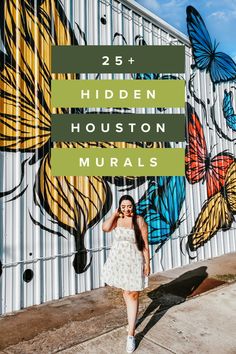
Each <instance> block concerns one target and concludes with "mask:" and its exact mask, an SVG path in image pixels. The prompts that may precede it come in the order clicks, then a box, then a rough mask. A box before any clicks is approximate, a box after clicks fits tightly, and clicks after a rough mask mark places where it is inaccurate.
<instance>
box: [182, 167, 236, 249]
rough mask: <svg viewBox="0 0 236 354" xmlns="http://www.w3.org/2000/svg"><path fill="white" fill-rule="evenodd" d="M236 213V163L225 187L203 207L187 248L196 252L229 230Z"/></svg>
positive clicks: (226, 178) (227, 175)
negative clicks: (218, 233) (219, 234)
mask: <svg viewBox="0 0 236 354" xmlns="http://www.w3.org/2000/svg"><path fill="white" fill-rule="evenodd" d="M235 213H236V162H235V161H234V162H233V163H232V164H231V165H230V167H229V169H228V171H227V174H226V177H225V184H224V187H222V188H221V189H220V191H218V192H217V193H216V194H214V195H213V196H211V197H210V198H209V199H208V200H207V201H206V202H205V203H204V205H203V207H202V210H201V212H200V214H199V215H198V217H197V219H196V222H195V225H194V227H193V228H192V230H191V232H190V235H189V236H188V243H187V247H188V248H189V249H190V250H191V251H196V250H197V249H198V248H199V247H201V246H203V245H204V243H206V242H207V241H209V240H210V239H211V238H212V237H213V236H214V235H215V234H216V233H217V231H218V230H220V229H222V230H223V231H226V230H229V229H230V227H231V225H232V223H233V221H234V214H235Z"/></svg>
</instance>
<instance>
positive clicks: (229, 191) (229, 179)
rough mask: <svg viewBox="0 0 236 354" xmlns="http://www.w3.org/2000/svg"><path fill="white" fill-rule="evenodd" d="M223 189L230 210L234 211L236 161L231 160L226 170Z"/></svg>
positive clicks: (235, 199)
mask: <svg viewBox="0 0 236 354" xmlns="http://www.w3.org/2000/svg"><path fill="white" fill-rule="evenodd" d="M225 191H226V196H227V201H228V204H229V206H230V210H231V211H232V212H233V213H236V162H233V163H232V164H231V165H230V167H229V169H228V171H227V176H226V182H225Z"/></svg>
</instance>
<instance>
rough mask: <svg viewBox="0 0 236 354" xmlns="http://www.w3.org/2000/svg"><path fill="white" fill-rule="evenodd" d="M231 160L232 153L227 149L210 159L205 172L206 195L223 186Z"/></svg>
mask: <svg viewBox="0 0 236 354" xmlns="http://www.w3.org/2000/svg"><path fill="white" fill-rule="evenodd" d="M233 161H234V157H233V154H231V153H229V152H227V151H223V152H220V153H219V154H217V155H216V156H214V157H213V158H212V159H211V161H210V168H209V169H208V170H207V173H206V183H207V195H208V197H211V196H212V195H214V194H215V193H217V192H219V190H220V189H221V188H222V187H223V186H224V184H225V178H226V173H227V170H228V168H229V166H230V165H231V164H232V163H233Z"/></svg>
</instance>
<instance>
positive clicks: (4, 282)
mask: <svg viewBox="0 0 236 354" xmlns="http://www.w3.org/2000/svg"><path fill="white" fill-rule="evenodd" d="M63 4H64V7H65V12H66V14H67V16H68V18H69V20H70V22H71V25H72V27H73V29H74V31H75V34H76V37H77V39H78V42H79V44H80V45H85V43H84V40H83V38H82V37H81V36H80V34H79V30H78V28H77V27H76V23H78V24H79V26H80V28H81V29H82V30H83V31H84V33H85V36H86V40H87V44H88V45H102V44H103V45H104V44H106V45H112V44H114V45H125V43H124V41H123V40H122V38H121V37H116V39H115V41H114V43H112V40H113V37H114V34H115V33H116V32H119V33H122V34H123V36H124V38H125V39H126V41H127V44H129V45H135V44H137V43H135V36H137V35H141V36H143V38H144V39H145V41H146V42H147V44H148V45H159V44H163V45H164V44H171V45H175V44H183V45H185V47H186V82H187V83H188V81H189V79H190V73H191V72H192V71H191V64H192V63H193V60H192V57H191V50H190V46H189V42H188V39H187V38H186V36H184V35H182V34H181V33H180V32H179V31H177V30H175V29H174V28H173V27H171V26H169V25H168V24H166V23H165V22H164V21H162V20H161V19H159V18H158V17H156V16H154V15H153V14H151V13H150V12H149V11H146V10H145V9H144V8H143V7H141V6H139V5H138V4H137V3H136V2H135V1H123V0H121V1H117V0H113V1H111V2H110V1H106V0H80V1H76V0H74V1H69V0H64V1H63ZM111 4H112V5H111ZM101 18H104V19H105V20H106V24H102V23H101V20H100V19H101ZM32 60H34V59H33V58H32ZM95 76H96V74H89V75H85V74H82V75H81V79H85V78H87V79H92V78H95ZM101 78H103V79H106V78H114V79H122V78H124V79H130V75H129V74H125V75H123V74H113V75H112V74H107V75H105V74H103V75H101ZM194 85H195V89H197V91H198V92H197V96H198V97H201V99H202V100H203V101H204V102H207V99H208V98H209V97H210V98H211V104H212V102H213V92H212V86H211V83H210V80H209V77H208V76H207V75H206V74H205V73H200V72H199V71H198V72H197V73H196V76H195V78H194ZM225 88H228V89H229V88H230V86H229V85H227V84H226V85H218V86H217V87H216V93H217V97H218V101H217V103H216V104H217V113H218V115H217V116H218V124H219V125H221V126H222V129H224V131H226V127H225V122H224V121H223V117H222V107H221V103H222V101H223V96H224V89H225ZM187 95H189V93H188V92H187ZM188 100H189V102H190V103H191V104H192V106H194V107H195V109H196V111H197V112H198V113H199V116H200V119H201V122H202V124H203V126H204V127H206V121H205V119H207V121H208V124H209V125H210V127H211V128H212V129H213V132H214V126H213V125H212V121H211V119H210V116H208V117H203V115H202V110H201V107H200V105H199V104H196V102H195V101H194V100H193V98H191V97H190V98H189V99H188ZM208 106H209V105H208ZM90 110H93V109H92V108H91V109H90ZM98 111H99V110H98ZM169 111H170V112H177V113H180V112H183V110H169ZM132 112H133V113H134V112H137V113H145V112H148V113H155V109H136V110H135V109H132ZM208 113H209V112H208ZM208 132H209V129H208V127H207V129H206V130H205V134H206V140H207V144H208V149H209V150H210V146H214V145H215V144H218V145H217V147H216V148H215V150H214V151H215V154H216V152H217V153H218V152H219V151H223V150H224V149H229V151H231V152H232V153H233V152H234V145H233V143H231V142H229V141H227V140H223V139H219V137H218V135H217V134H216V133H215V134H211V136H210V137H209V136H208ZM227 134H228V135H229V136H230V137H231V138H233V136H232V134H231V132H229V131H227ZM209 139H211V141H210V140H209ZM172 146H178V147H181V146H184V144H177V145H176V144H175V143H173V144H172ZM32 155H33V154H21V153H19V152H16V153H11V152H1V153H0V165H1V171H3V172H2V175H1V184H0V185H1V191H7V190H10V189H12V188H13V187H14V186H16V185H17V184H19V182H20V178H21V175H20V166H21V162H22V161H23V160H25V159H26V158H27V157H28V156H29V157H31V156H32ZM38 168H39V162H37V163H36V164H34V165H31V166H29V165H27V169H26V171H25V172H26V173H25V178H24V181H23V183H22V184H21V187H20V189H17V190H16V191H15V192H14V193H13V194H12V195H10V196H6V197H3V198H1V199H0V203H1V209H0V210H1V229H0V230H1V235H2V237H1V242H0V258H1V261H2V264H3V272H2V275H1V278H0V293H1V303H0V306H1V309H0V310H1V313H2V314H6V313H9V312H12V311H16V310H19V309H20V308H25V307H28V306H31V305H34V304H40V303H44V302H46V301H49V300H53V299H59V298H62V297H64V296H68V295H73V294H76V293H80V292H84V291H87V290H91V289H95V288H97V287H100V286H103V283H101V280H100V271H101V267H102V266H103V264H104V262H105V260H106V258H107V255H108V252H109V247H110V245H111V243H112V235H111V234H104V233H103V232H102V231H101V223H102V220H101V221H100V223H99V224H97V225H96V226H94V227H92V228H91V229H89V231H87V233H86V235H85V245H86V247H87V249H88V250H89V254H90V255H92V257H93V259H92V263H91V266H90V267H89V268H88V270H87V271H86V272H84V273H82V274H76V273H75V271H74V268H73V267H72V262H73V257H74V253H75V244H74V238H73V236H72V235H70V233H69V232H66V231H65V230H63V229H62V228H60V227H58V226H57V224H53V223H51V222H50V221H49V219H50V218H49V217H48V215H47V213H46V212H45V215H44V217H43V216H42V214H41V213H40V209H39V207H38V206H36V205H35V203H34V200H33V193H32V191H33V184H34V181H35V175H36V173H37V171H38ZM27 185H28V188H27V190H26V192H25V193H24V194H23V195H22V196H21V197H20V198H18V199H16V200H14V201H9V200H10V199H11V198H12V197H14V196H15V195H17V194H19V193H20V191H22V190H23V188H24V187H26V186H27ZM110 187H111V190H112V194H113V204H112V208H111V210H110V211H109V212H108V213H107V215H106V218H107V217H108V216H109V215H110V214H111V213H112V212H113V211H114V209H115V208H116V207H117V203H118V200H119V197H120V196H121V195H123V194H124V192H122V191H119V188H118V187H115V186H114V184H110ZM146 188H147V182H146V183H144V184H143V185H141V186H140V187H137V188H136V189H135V190H131V191H129V194H131V195H132V196H133V197H134V199H135V201H136V202H137V201H138V199H139V198H141V196H142V195H143V193H144V191H145V189H146ZM206 198H207V195H206V189H205V186H204V185H202V183H198V184H196V185H189V184H188V183H186V200H185V202H184V205H183V208H182V211H181V216H182V215H184V219H185V221H184V222H182V223H181V225H180V227H179V228H178V229H177V230H176V231H175V232H174V234H172V236H171V238H170V239H169V241H167V242H166V243H165V244H164V246H163V247H162V248H161V249H160V251H159V252H158V253H157V254H156V253H155V250H156V248H157V246H155V245H154V246H152V247H150V250H151V256H153V258H152V261H151V268H152V273H155V272H158V271H164V270H167V269H171V268H175V267H180V266H183V265H186V264H189V263H191V262H197V261H200V260H203V259H208V258H212V257H216V256H220V255H222V254H224V253H228V252H235V251H236V232H235V224H233V225H232V227H231V229H230V230H229V231H228V232H222V231H218V232H217V234H216V235H215V236H214V237H213V238H212V239H211V240H210V241H209V242H207V243H206V244H205V245H204V246H203V247H201V248H200V249H199V250H198V255H197V258H196V259H195V260H191V259H190V258H189V256H188V254H187V253H186V252H185V254H182V253H181V251H180V241H181V238H182V237H185V240H186V239H187V238H186V237H187V235H188V234H189V232H190V231H191V229H192V227H193V225H194V222H195V220H196V218H197V216H198V214H199V212H200V210H201V207H202V205H203V202H204V201H205V200H206ZM29 213H31V214H32V216H33V217H34V218H35V219H36V220H38V221H40V222H41V223H42V224H43V225H45V226H47V227H49V228H51V229H53V230H55V231H60V232H61V233H62V234H63V235H64V236H65V237H66V238H62V237H58V236H57V235H53V234H51V233H50V232H47V231H44V230H42V229H40V227H39V226H35V225H34V224H33V223H32V220H31V218H30V215H29ZM184 243H185V242H184ZM184 243H183V244H184ZM26 269H31V270H32V271H33V273H34V276H33V279H32V280H31V281H29V282H28V283H26V282H25V281H23V272H24V271H25V270H26Z"/></svg>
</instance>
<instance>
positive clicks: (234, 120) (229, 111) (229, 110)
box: [223, 90, 236, 131]
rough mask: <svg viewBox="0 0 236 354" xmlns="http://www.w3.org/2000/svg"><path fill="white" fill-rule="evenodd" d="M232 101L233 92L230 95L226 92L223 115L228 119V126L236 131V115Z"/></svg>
mask: <svg viewBox="0 0 236 354" xmlns="http://www.w3.org/2000/svg"><path fill="white" fill-rule="evenodd" d="M232 100H233V98H232V91H230V92H229V93H228V92H227V91H226V90H225V92H224V100H223V114H224V117H225V119H226V124H227V126H228V127H229V128H230V129H232V130H233V131H236V115H235V114H234V109H233V103H232Z"/></svg>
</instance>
